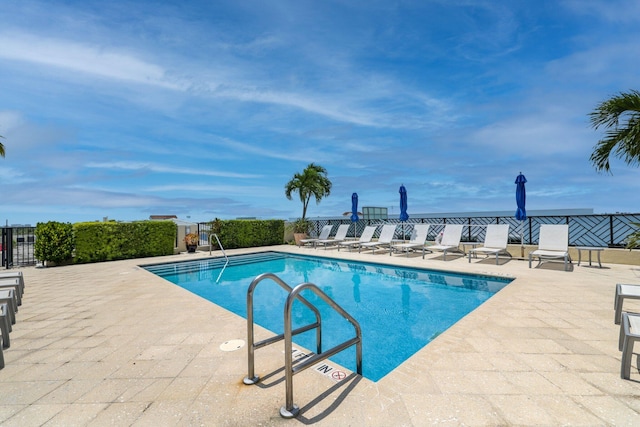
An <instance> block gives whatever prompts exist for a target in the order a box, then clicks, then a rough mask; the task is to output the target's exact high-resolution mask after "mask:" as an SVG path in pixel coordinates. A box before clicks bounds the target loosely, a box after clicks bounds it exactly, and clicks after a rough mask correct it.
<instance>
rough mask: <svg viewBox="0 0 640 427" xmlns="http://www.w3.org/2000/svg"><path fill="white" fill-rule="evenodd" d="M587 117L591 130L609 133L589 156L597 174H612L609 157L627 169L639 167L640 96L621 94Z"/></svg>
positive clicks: (598, 107) (636, 94) (631, 92)
mask: <svg viewBox="0 0 640 427" xmlns="http://www.w3.org/2000/svg"><path fill="white" fill-rule="evenodd" d="M589 116H590V117H591V126H592V127H593V128H594V129H598V128H599V127H600V126H604V127H605V128H607V129H609V130H608V131H607V132H606V133H605V138H604V139H601V140H600V141H598V144H597V145H596V146H595V151H594V152H593V154H591V158H590V160H591V162H592V163H593V165H594V166H595V168H596V170H598V171H605V172H611V170H610V165H609V157H610V156H611V155H612V154H613V155H614V156H616V157H618V158H622V159H623V160H624V161H625V162H626V163H627V164H628V165H633V164H638V163H640V92H638V91H637V90H631V91H629V92H626V93H625V92H621V93H620V94H619V95H616V96H614V97H612V98H611V99H608V100H606V101H604V102H602V103H600V104H599V105H598V106H597V107H596V109H595V110H594V111H593V112H592V113H590V114H589ZM621 119H623V123H622V124H620V120H621Z"/></svg>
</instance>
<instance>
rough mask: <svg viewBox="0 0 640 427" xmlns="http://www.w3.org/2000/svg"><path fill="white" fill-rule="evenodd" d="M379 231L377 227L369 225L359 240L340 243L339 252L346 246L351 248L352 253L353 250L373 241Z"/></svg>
mask: <svg viewBox="0 0 640 427" xmlns="http://www.w3.org/2000/svg"><path fill="white" fill-rule="evenodd" d="M377 229H378V227H377V226H375V225H367V226H366V227H365V228H364V231H363V232H362V235H361V236H360V239H358V240H345V241H344V242H340V243H338V251H339V250H340V247H341V246H346V247H348V248H349V252H351V249H352V248H355V247H357V246H360V245H361V244H362V243H369V242H370V241H371V239H373V234H374V233H375V232H376V230H377Z"/></svg>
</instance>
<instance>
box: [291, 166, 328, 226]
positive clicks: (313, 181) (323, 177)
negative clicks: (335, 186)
mask: <svg viewBox="0 0 640 427" xmlns="http://www.w3.org/2000/svg"><path fill="white" fill-rule="evenodd" d="M284 191H285V195H286V196H287V199H289V200H291V193H295V192H297V193H298V195H299V196H300V201H301V202H302V219H303V220H304V219H305V217H306V216H307V207H308V206H309V201H310V200H311V196H314V197H315V198H316V203H320V200H322V198H323V197H325V196H328V195H329V194H330V193H331V181H329V178H327V170H326V169H325V168H323V167H322V166H320V165H316V164H314V163H310V164H309V165H308V166H307V167H306V168H305V169H304V170H303V171H302V173H296V174H295V175H293V178H292V179H291V181H289V182H288V183H287V185H285V187H284Z"/></svg>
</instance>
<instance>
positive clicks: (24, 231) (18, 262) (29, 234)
mask: <svg viewBox="0 0 640 427" xmlns="http://www.w3.org/2000/svg"><path fill="white" fill-rule="evenodd" d="M0 229H1V230H2V239H1V240H0V252H2V257H1V258H2V268H5V269H8V268H13V267H23V266H28V265H35V264H36V258H35V255H34V253H33V246H34V243H35V236H36V235H35V231H36V229H35V227H0Z"/></svg>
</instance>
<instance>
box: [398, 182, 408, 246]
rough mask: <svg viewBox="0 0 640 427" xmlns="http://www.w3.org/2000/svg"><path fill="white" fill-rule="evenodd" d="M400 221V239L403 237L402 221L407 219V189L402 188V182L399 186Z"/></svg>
mask: <svg viewBox="0 0 640 427" xmlns="http://www.w3.org/2000/svg"><path fill="white" fill-rule="evenodd" d="M399 193H400V221H402V239H404V222H405V221H406V220H408V219H409V214H408V213H407V189H406V188H404V184H402V185H401V186H400V190H399Z"/></svg>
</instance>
